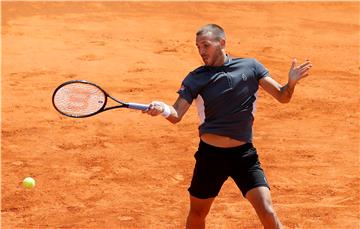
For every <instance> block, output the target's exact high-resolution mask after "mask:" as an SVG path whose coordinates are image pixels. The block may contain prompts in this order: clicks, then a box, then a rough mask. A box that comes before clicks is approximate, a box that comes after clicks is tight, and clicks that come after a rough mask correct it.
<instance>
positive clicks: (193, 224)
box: [186, 195, 215, 229]
mask: <svg viewBox="0 0 360 229" xmlns="http://www.w3.org/2000/svg"><path fill="white" fill-rule="evenodd" d="M214 199H215V198H207V199H199V198H196V197H194V196H192V195H190V211H189V215H188V217H187V220H186V229H204V228H205V218H206V216H207V214H208V213H209V211H210V208H211V204H212V203H213V201H214Z"/></svg>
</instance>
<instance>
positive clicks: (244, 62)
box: [231, 57, 260, 66]
mask: <svg viewBox="0 0 360 229" xmlns="http://www.w3.org/2000/svg"><path fill="white" fill-rule="evenodd" d="M231 62H232V64H235V65H236V64H241V65H246V66H255V65H256V64H258V63H260V62H259V61H258V60H257V59H256V58H241V57H238V58H232V60H231Z"/></svg>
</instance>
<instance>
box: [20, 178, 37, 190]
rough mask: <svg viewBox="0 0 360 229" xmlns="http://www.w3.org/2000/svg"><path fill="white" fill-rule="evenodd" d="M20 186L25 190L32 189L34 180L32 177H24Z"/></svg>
mask: <svg viewBox="0 0 360 229" xmlns="http://www.w3.org/2000/svg"><path fill="white" fill-rule="evenodd" d="M22 184H23V186H24V187H25V188H33V187H35V180H34V178H32V177H26V178H25V179H24V180H23V183H22Z"/></svg>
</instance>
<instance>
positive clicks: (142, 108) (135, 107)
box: [128, 103, 149, 111]
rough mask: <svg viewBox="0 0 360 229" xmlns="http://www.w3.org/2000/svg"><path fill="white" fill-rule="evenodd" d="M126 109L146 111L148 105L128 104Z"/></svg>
mask: <svg viewBox="0 0 360 229" xmlns="http://www.w3.org/2000/svg"><path fill="white" fill-rule="evenodd" d="M128 105H129V106H128V108H130V109H135V110H142V111H144V110H146V109H148V108H149V105H146V104H140V103H128Z"/></svg>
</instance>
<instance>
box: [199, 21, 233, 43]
mask: <svg viewBox="0 0 360 229" xmlns="http://www.w3.org/2000/svg"><path fill="white" fill-rule="evenodd" d="M207 33H212V34H213V35H214V36H215V39H216V40H220V39H225V38H226V37H225V32H224V29H223V28H221V27H220V26H219V25H216V24H207V25H204V26H203V27H201V28H200V29H199V30H198V31H197V32H196V36H201V35H204V34H207Z"/></svg>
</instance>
